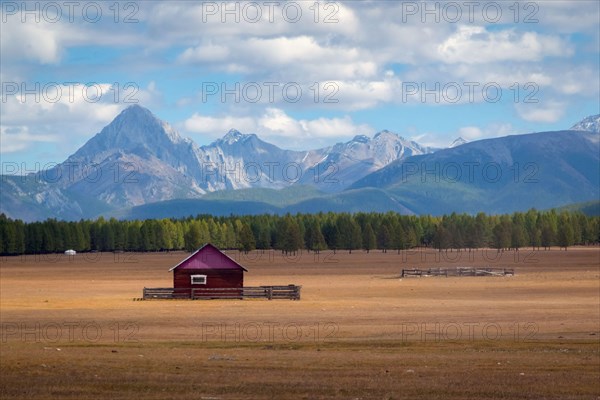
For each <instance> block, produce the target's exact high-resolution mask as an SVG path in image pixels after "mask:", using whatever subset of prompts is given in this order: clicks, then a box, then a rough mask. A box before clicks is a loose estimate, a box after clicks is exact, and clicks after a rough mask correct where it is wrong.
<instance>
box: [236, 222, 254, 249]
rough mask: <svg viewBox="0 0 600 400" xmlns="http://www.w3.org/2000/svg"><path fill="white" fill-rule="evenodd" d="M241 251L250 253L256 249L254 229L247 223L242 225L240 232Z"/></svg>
mask: <svg viewBox="0 0 600 400" xmlns="http://www.w3.org/2000/svg"><path fill="white" fill-rule="evenodd" d="M239 245H240V247H239V249H240V251H243V252H244V253H248V252H249V251H251V250H254V249H255V248H256V241H255V239H254V233H252V229H251V228H250V226H249V225H248V224H246V223H242V225H241V228H240V232H239Z"/></svg>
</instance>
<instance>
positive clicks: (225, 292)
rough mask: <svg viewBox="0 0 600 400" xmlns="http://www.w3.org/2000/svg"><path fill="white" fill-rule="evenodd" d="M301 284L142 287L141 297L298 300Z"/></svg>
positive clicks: (147, 298) (145, 298)
mask: <svg viewBox="0 0 600 400" xmlns="http://www.w3.org/2000/svg"><path fill="white" fill-rule="evenodd" d="M301 288H302V286H297V285H287V286H245V287H242V288H193V289H180V288H178V289H175V288H144V292H143V297H142V298H143V299H144V300H149V299H192V300H210V299H239V300H242V299H268V300H279V299H282V300H283V299H287V300H300V289H301Z"/></svg>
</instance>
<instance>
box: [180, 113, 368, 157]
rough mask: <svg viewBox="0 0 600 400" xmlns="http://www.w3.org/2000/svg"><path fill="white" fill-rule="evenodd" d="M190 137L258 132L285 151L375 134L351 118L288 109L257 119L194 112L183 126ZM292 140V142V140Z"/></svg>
mask: <svg viewBox="0 0 600 400" xmlns="http://www.w3.org/2000/svg"><path fill="white" fill-rule="evenodd" d="M180 126H181V128H182V129H183V130H184V131H185V132H186V133H188V134H202V137H203V138H205V139H206V138H209V139H211V140H214V139H217V138H219V137H221V136H223V134H224V133H225V132H227V131H228V130H230V129H237V130H239V131H241V132H243V133H256V134H258V135H259V136H260V137H261V138H262V139H264V140H267V141H271V142H273V143H275V144H277V145H279V146H281V147H284V148H292V147H295V148H303V149H306V148H313V147H314V145H315V142H314V140H315V139H328V140H332V139H333V140H338V139H339V140H347V139H348V138H349V137H352V136H354V135H359V134H363V135H364V134H372V133H373V132H374V130H373V128H371V127H370V126H368V125H366V124H356V123H354V122H353V121H352V118H350V117H349V116H343V117H340V118H324V117H321V118H315V119H295V118H293V117H291V116H290V115H288V114H287V113H286V112H285V111H284V110H282V109H279V108H273V107H269V108H266V109H265V110H264V112H263V113H262V114H261V115H260V116H257V117H250V116H231V115H222V116H219V117H214V116H206V115H200V114H198V113H194V114H193V115H192V116H191V117H190V118H188V119H186V120H185V121H183V123H181V124H180ZM290 140H292V141H290Z"/></svg>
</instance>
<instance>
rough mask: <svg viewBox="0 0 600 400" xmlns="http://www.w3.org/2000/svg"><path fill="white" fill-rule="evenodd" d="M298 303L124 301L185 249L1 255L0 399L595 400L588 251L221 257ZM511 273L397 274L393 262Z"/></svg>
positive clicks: (594, 268) (598, 262)
mask: <svg viewBox="0 0 600 400" xmlns="http://www.w3.org/2000/svg"><path fill="white" fill-rule="evenodd" d="M229 254H230V256H231V257H233V258H235V259H237V260H239V261H240V262H241V263H242V264H243V265H245V266H246V267H247V268H248V270H249V272H248V273H246V276H245V284H246V285H248V286H255V285H270V284H290V283H293V284H298V285H302V287H303V288H302V299H301V300H300V301H288V300H276V301H267V300H244V301H238V300H211V301H185V300H178V301H174V300H150V301H133V298H137V297H140V296H141V292H142V288H143V287H144V286H145V287H169V286H171V285H172V276H171V274H170V273H169V272H167V270H168V269H169V268H170V267H171V266H173V265H175V264H176V263H178V262H179V261H180V260H181V259H183V258H184V257H186V254H185V253H157V254H126V253H122V254H112V253H96V254H79V255H77V256H75V257H72V258H69V257H67V256H64V255H52V256H37V257H34V256H23V257H7V258H3V259H2V262H1V266H0V326H1V335H2V338H1V339H2V340H1V348H0V398H2V399H16V398H20V399H51V398H57V399H58V398H60V399H102V398H111V399H126V398H127V399H138V398H139V399H141V398H145V399H167V398H169V399H189V398H195V399H207V400H208V399H338V398H339V399H403V398H407V399H477V400H479V399H595V400H598V399H600V342H599V341H600V248H598V247H591V248H572V249H569V250H568V251H560V250H558V249H552V250H550V251H543V250H542V251H532V250H523V249H522V250H521V251H520V252H518V253H515V252H504V253H500V254H498V253H496V252H495V251H494V250H479V251H476V252H472V253H469V252H464V251H463V252H460V253H456V252H452V253H450V252H448V253H447V254H440V253H437V252H435V251H432V250H416V251H410V252H405V253H403V254H401V255H398V254H396V253H395V252H388V253H381V252H376V251H372V252H370V253H369V254H367V253H365V252H362V251H355V252H353V253H352V254H348V253H347V252H337V254H333V253H331V252H322V253H321V254H318V255H316V254H312V253H307V252H304V253H302V254H301V255H298V256H297V257H284V256H282V255H281V254H280V253H278V252H265V253H260V252H252V253H250V254H248V255H243V254H239V253H237V252H230V253H229ZM457 266H477V267H481V266H490V267H507V268H515V270H516V276H514V277H460V278H459V277H448V278H445V277H430V278H425V277H423V278H404V279H399V275H400V271H401V270H402V268H409V267H420V268H428V267H447V268H455V267H457Z"/></svg>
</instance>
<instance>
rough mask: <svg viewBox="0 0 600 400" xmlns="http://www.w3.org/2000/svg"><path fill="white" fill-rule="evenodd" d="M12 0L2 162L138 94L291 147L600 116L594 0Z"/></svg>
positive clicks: (469, 134)
mask: <svg viewBox="0 0 600 400" xmlns="http://www.w3.org/2000/svg"><path fill="white" fill-rule="evenodd" d="M0 4H1V5H2V11H1V18H2V20H1V32H0V38H1V58H0V63H1V69H0V78H1V81H2V99H1V103H0V106H1V112H0V117H1V121H0V132H1V143H0V144H1V147H0V149H1V155H2V163H3V165H5V164H6V163H15V162H16V163H26V165H27V168H35V167H34V166H33V165H34V163H35V162H40V163H42V165H44V164H45V163H52V162H61V161H63V160H64V159H65V158H66V157H67V156H69V155H70V154H72V153H73V152H75V151H76V150H77V148H79V147H80V146H81V145H83V144H84V143H85V142H86V141H87V140H88V139H90V138H91V137H92V136H93V135H94V134H95V133H97V132H99V131H100V130H101V128H102V127H103V126H105V125H106V124H108V123H109V122H110V121H111V120H112V119H113V118H114V117H115V116H116V115H117V114H118V113H119V112H120V111H121V110H122V109H123V108H125V107H127V106H129V105H131V104H133V103H137V104H140V105H143V106H145V107H148V108H149V109H151V110H152V111H153V112H154V113H155V114H156V115H157V116H158V117H160V118H161V119H163V120H165V121H168V122H169V123H171V124H172V125H173V126H174V127H175V128H176V129H177V130H178V131H179V132H180V133H181V134H182V135H183V136H187V137H191V138H192V139H194V140H195V141H196V142H197V143H198V144H200V145H202V144H208V143H210V142H212V141H213V140H215V139H216V138H218V137H221V136H223V135H224V134H225V133H226V132H227V131H228V130H229V129H231V128H236V129H238V130H240V131H242V132H244V133H257V134H258V135H259V136H260V137H262V138H263V139H264V140H267V141H270V142H273V143H275V144H277V145H279V146H281V147H284V148H295V149H304V148H315V147H320V146H325V145H329V144H333V143H336V142H339V141H346V140H350V139H351V138H352V137H353V136H354V135H357V134H366V135H369V136H372V135H373V134H374V133H376V132H378V131H381V130H383V129H388V130H391V131H394V132H397V133H399V134H401V135H402V136H404V137H406V138H410V139H414V140H417V141H418V142H420V143H422V144H426V145H436V146H445V145H448V144H450V143H451V142H452V141H453V140H454V139H455V138H456V137H458V136H462V137H464V138H465V139H467V140H476V139H480V138H487V137H495V136H503V135H508V134H515V133H526V132H534V131H545V130H558V129H562V128H568V127H570V126H571V125H573V124H574V123H575V122H577V121H579V120H580V119H582V118H584V117H586V116H588V115H591V114H597V113H599V112H600V111H599V108H600V100H599V96H600V94H599V91H600V89H599V87H600V82H599V71H600V66H599V61H598V60H599V57H600V43H599V37H600V32H599V29H600V28H599V25H598V20H599V18H600V5H599V4H600V3H598V2H597V1H595V0H594V1H584V0H583V1H582V0H579V1H564V2H563V1H538V2H533V1H521V2H515V1H510V2H502V1H499V2H479V1H473V2H462V1H459V2H431V3H427V2H400V1H397V2H392V1H362V2H358V1H356V2H344V3H342V2H326V1H321V2H316V1H298V2H284V1H265V2H261V1H258V2H231V3H226V2H193V1H182V2H177V1H169V2H160V1H124V2H118V3H115V2H113V1H110V2H99V1H97V2H94V1H90V2H87V1H82V2H61V1H58V2H47V3H46V2H27V3H23V2H20V1H19V2H13V1H2V2H1V3H0ZM3 172H6V171H4V167H3Z"/></svg>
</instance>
